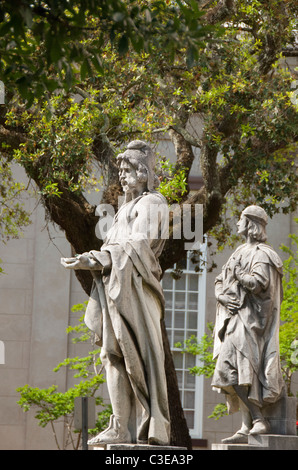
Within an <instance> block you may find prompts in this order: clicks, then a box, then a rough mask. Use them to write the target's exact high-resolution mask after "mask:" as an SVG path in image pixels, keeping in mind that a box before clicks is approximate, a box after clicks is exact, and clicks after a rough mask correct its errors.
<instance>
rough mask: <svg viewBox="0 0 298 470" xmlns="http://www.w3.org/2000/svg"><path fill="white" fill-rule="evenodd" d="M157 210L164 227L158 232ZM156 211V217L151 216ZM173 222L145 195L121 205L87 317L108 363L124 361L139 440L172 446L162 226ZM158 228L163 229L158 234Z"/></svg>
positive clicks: (158, 199)
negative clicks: (163, 326)
mask: <svg viewBox="0 0 298 470" xmlns="http://www.w3.org/2000/svg"><path fill="white" fill-rule="evenodd" d="M152 209H153V212H154V214H155V216H156V218H155V217H153V218H154V221H153V222H154V224H156V222H157V221H159V222H158V224H159V229H158V227H152V220H151V219H152ZM150 211H151V216H150ZM167 217H168V206H167V203H166V201H165V199H164V198H163V197H162V196H161V195H160V194H159V193H156V192H149V193H145V194H143V195H142V196H140V197H138V198H136V199H135V200H133V201H131V202H128V203H126V204H124V205H123V206H121V208H120V210H119V211H118V213H117V214H116V216H115V218H114V221H113V224H112V227H111V229H110V230H109V232H108V234H107V237H106V239H105V242H104V244H103V246H102V249H101V251H100V252H95V251H93V252H91V253H92V254H93V256H94V258H95V259H96V257H97V256H98V259H100V262H102V254H105V255H108V256H107V260H108V261H107V265H106V267H105V269H104V272H103V275H101V274H100V273H99V272H98V271H93V276H94V283H93V288H92V292H91V295H90V299H89V303H88V306H87V310H86V314H85V323H86V325H87V326H88V327H89V328H90V329H91V330H92V331H94V332H95V333H96V335H97V337H98V344H100V345H101V346H102V350H101V356H102V360H103V363H104V361H105V358H106V357H107V356H109V357H110V358H111V357H113V356H119V357H121V358H123V360H124V363H125V370H126V373H127V376H128V378H129V382H130V385H131V388H132V390H133V394H134V397H135V408H136V416H137V418H136V423H135V424H133V425H132V427H134V426H135V429H131V432H132V434H133V436H135V437H134V438H135V439H136V440H137V441H140V442H142V441H148V442H149V443H151V442H152V443H157V444H165V445H166V444H168V443H169V435H170V425H169V410H168V398H167V387H166V376H165V362H164V361H165V360H164V350H163V341H162V334H161V325H160V322H161V319H162V317H163V314H164V296H163V292H162V288H161V285H160V274H161V269H160V266H159V262H158V257H159V255H160V253H161V251H162V248H163V245H164V242H165V239H163V238H161V236H160V227H161V225H162V221H164V220H165V219H167ZM157 229H158V230H157Z"/></svg>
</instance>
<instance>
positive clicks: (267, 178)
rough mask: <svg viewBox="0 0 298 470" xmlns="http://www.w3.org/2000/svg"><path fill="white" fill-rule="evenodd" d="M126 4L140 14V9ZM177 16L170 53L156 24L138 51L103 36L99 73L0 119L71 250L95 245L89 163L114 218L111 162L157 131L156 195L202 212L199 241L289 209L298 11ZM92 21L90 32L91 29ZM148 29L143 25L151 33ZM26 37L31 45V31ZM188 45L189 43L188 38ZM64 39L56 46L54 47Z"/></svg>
mask: <svg viewBox="0 0 298 470" xmlns="http://www.w3.org/2000/svg"><path fill="white" fill-rule="evenodd" d="M136 3H137V4H138V5H139V7H140V8H143V6H144V5H149V3H146V2H141V1H139V2H136ZM163 3H164V2H163ZM173 3H175V2H171V1H169V2H168V4H169V5H172V4H173ZM166 4H167V2H166ZM111 5H114V3H113V2H112V3H111ZM150 5H151V6H152V7H153V6H154V5H155V4H154V2H151V3H150ZM176 5H178V8H179V15H178V20H177V21H176V22H175V21H174V18H173V16H170V19H171V21H173V22H174V26H175V28H176V32H175V34H176V35H175V34H173V36H172V42H171V44H172V46H173V45H175V46H177V44H179V47H177V48H176V50H175V49H174V48H173V47H169V48H168V47H166V46H167V44H165V42H167V41H168V37H169V36H167V35H164V34H163V33H164V30H161V29H158V28H157V27H156V28H154V40H152V41H151V39H150V37H149V38H148V44H150V49H146V47H143V46H144V44H145V42H143V43H142V44H139V45H136V44H137V43H136V42H135V46H136V47H135V49H132V48H128V52H126V51H127V48H126V47H124V48H123V49H122V48H121V47H120V52H121V53H120V54H119V47H118V49H117V48H115V47H114V44H115V43H114V42H113V43H112V44H111V41H110V40H109V39H108V38H107V37H105V38H104V40H103V43H102V44H101V47H100V53H101V60H102V63H101V66H102V70H99V68H97V67H95V65H94V64H93V63H92V61H91V62H90V61H89V62H88V66H87V62H86V63H85V65H83V64H82V62H80V64H81V65H80V67H79V69H78V71H77V72H76V73H74V75H73V77H74V79H75V84H73V82H69V85H68V88H67V90H66V91H64V92H62V91H61V93H59V94H58V93H57V92H56V93H49V90H48V89H47V90H48V93H47V94H46V95H41V91H39V92H38V93H37V94H36V96H37V97H38V100H37V101H36V102H32V103H31V106H30V107H29V108H28V106H27V107H26V106H25V105H23V104H22V102H21V101H20V99H19V97H17V95H15V96H14V97H11V99H10V101H9V104H8V105H7V106H5V107H2V108H1V116H0V124H1V127H0V142H1V143H4V146H3V144H2V154H3V158H4V157H5V158H6V159H7V161H8V162H9V161H11V160H12V159H14V161H17V162H18V163H19V164H21V165H22V166H23V168H25V170H26V173H27V175H28V177H29V178H30V179H31V180H32V181H34V182H35V184H36V187H37V188H38V191H39V194H40V197H41V200H42V203H43V204H44V206H45V208H46V211H47V214H48V217H49V219H50V220H51V221H53V222H54V223H56V224H57V225H58V226H59V227H60V228H61V229H62V230H63V231H64V232H65V235H66V238H67V239H68V241H69V242H70V244H71V246H72V248H73V251H74V252H77V253H81V252H84V251H89V250H90V249H99V248H100V246H101V241H100V240H98V238H97V237H96V236H95V226H96V224H97V222H98V216H97V214H96V212H95V210H96V208H95V206H93V205H91V204H90V203H89V202H88V199H87V197H86V193H85V192H84V191H85V189H86V185H88V184H90V183H91V182H92V178H91V177H90V175H91V170H92V165H93V164H94V163H95V164H97V165H100V168H101V171H102V175H103V182H104V192H103V197H102V200H101V202H102V203H109V204H112V205H113V206H114V207H116V206H117V201H118V195H119V194H120V186H119V182H118V178H117V167H116V164H115V156H116V154H117V152H118V151H119V150H120V149H121V148H123V146H124V145H125V144H126V143H127V142H128V141H129V140H132V139H134V138H136V137H142V138H143V139H146V140H148V141H150V142H152V143H156V142H158V140H160V138H161V137H162V136H163V134H164V133H167V135H168V136H169V137H170V139H171V141H172V143H173V148H174V152H173V153H175V155H176V161H175V164H174V171H173V175H172V180H171V177H169V175H168V176H167V175H164V171H163V163H162V158H161V164H160V167H161V168H160V178H161V180H162V182H163V181H164V180H165V179H166V182H167V184H166V185H162V188H165V187H166V191H167V195H168V197H169V192H168V190H169V187H170V185H171V182H172V181H173V182H174V186H175V195H174V196H175V199H174V200H175V201H177V181H178V182H179V181H180V182H181V180H182V182H183V185H184V186H183V191H181V192H180V194H178V196H179V203H180V204H183V203H188V204H191V205H194V204H197V203H200V204H202V205H203V206H204V233H210V234H211V235H213V236H214V237H215V238H216V239H217V241H218V245H219V246H223V245H224V244H226V243H227V242H229V241H232V240H233V236H232V232H231V229H230V225H229V220H228V218H227V215H226V214H227V211H226V209H227V208H229V209H231V210H230V212H229V213H231V212H232V215H233V214H236V215H237V213H239V212H240V211H241V209H242V208H243V206H244V205H247V204H250V203H252V202H256V203H258V204H261V205H263V207H264V208H265V209H266V210H267V212H268V213H269V214H270V215H273V214H274V213H276V212H277V211H279V210H280V208H281V207H282V210H283V211H284V212H287V211H292V210H294V209H295V207H296V206H297V197H298V194H297V172H296V166H295V165H296V163H295V156H296V153H295V152H296V145H297V132H296V129H297V116H298V115H297V105H296V104H295V100H294V99H293V96H292V95H291V84H292V82H293V76H292V75H291V73H290V71H288V70H286V68H285V67H284V65H283V62H282V59H283V58H284V57H285V55H286V53H285V52H284V51H285V50H286V49H285V48H286V46H287V45H288V44H290V43H291V42H293V38H292V36H293V29H294V20H295V18H296V15H297V5H296V2H294V1H291V0H290V1H289V2H287V4H286V5H285V3H284V2H282V1H277V0H276V1H274V2H272V1H262V2H260V1H257V0H254V1H253V2H247V1H245V0H241V1H240V0H234V1H233V0H219V1H215V2H212V3H211V2H204V1H195V0H193V1H189V2H177V4H176ZM197 7H199V8H201V9H202V10H203V11H204V13H205V14H204V16H201V14H200V13H199V9H198V8H197ZM192 10H193V11H194V16H193V20H194V21H192V17H191V11H192ZM142 11H143V13H144V12H145V10H144V9H143V10H142ZM150 11H151V10H150ZM159 12H160V16H159V19H160V24H164V25H166V32H169V30H168V23H167V19H166V16H165V15H166V13H167V12H166V11H165V10H162V9H161V10H159ZM163 15H164V16H163ZM91 17H92V15H91ZM186 17H187V18H188V20H189V23H188V25H189V26H188V27H186V26H185V22H184V20H185V18H186ZM96 18H98V16H97V17H96ZM96 18H95V20H93V19H92V18H89V20H88V21H90V22H91V24H92V27H93V28H97V29H99V31H101V29H100V28H101V25H100V24H99V22H98V20H97V19H96ZM114 19H115V18H114ZM199 19H200V21H199ZM37 20H38V21H40V19H38V17H37V19H36V21H37ZM38 21H37V22H38ZM171 21H170V24H171ZM120 23H121V22H120ZM89 24H90V23H88V25H89ZM103 24H104V23H103ZM150 24H151V23H150ZM214 25H217V26H218V25H221V32H222V36H220V37H216V38H215V37H214V35H213V34H211V31H213V30H214V29H212V28H214ZM11 27H12V26H11ZM150 27H151V26H150ZM150 27H149V25H148V24H147V28H148V32H149V33H150ZM180 27H181V29H180ZM202 27H206V28H207V31H209V36H208V35H207V39H208V41H207V40H206V41H205V42H204V43H203V44H201V47H200V48H199V43H198V40H199V41H201V39H202V38H201V37H200V36H199V38H198V35H197V30H198V29H199V30H200V29H201V28H202ZM208 28H210V29H209V30H208ZM97 29H96V30H94V29H93V30H92V31H89V33H88V34H86V35H85V37H84V38H81V39H82V42H81V45H82V48H83V50H84V51H85V50H89V48H91V49H90V50H92V48H94V47H97V46H96V45H97V44H98V43H97V40H98V34H97V33H96V31H97ZM108 31H109V30H108ZM7 34H8V33H7ZM27 34H29V37H31V36H30V34H31V35H32V34H33V33H31V32H30V31H29V32H28V33H27ZM192 34H193V35H194V36H196V35H197V36H196V38H195V37H193V38H192V40H191V41H190V39H189V38H190V36H191V35H192ZM204 34H205V36H206V30H204ZM205 36H204V37H205ZM120 39H121V31H118V30H117V34H116V35H115V41H116V43H117V41H118V40H119V42H118V43H117V44H121V43H120ZM195 39H196V40H195ZM63 40H64V39H63V37H61V41H62V42H61V44H62V45H63V47H64V42H63ZM28 41H29V40H28ZM73 41H74V39H73V38H71V37H70V38H69V42H67V45H68V46H69V47H71V45H72V44H73V43H74V42H73ZM129 41H130V40H129ZM129 41H128V42H127V41H126V45H127V44H128V46H129ZM185 41H186V42H185ZM131 42H132V41H131ZM159 43H160V44H161V46H162V48H161V47H160V45H159ZM28 44H30V43H29V42H28ZM41 47H42V48H43V47H44V43H42V44H41ZM65 47H66V46H65ZM50 49H51V48H50ZM173 49H174V52H173ZM47 50H48V48H47V44H45V51H47ZM45 51H44V49H42V51H41V52H39V50H37V51H34V53H33V51H31V52H30V53H29V55H28V57H29V58H30V60H31V59H32V60H33V61H38V60H39V58H40V56H39V55H38V54H39V53H43V54H44V53H45ZM148 51H149V52H148ZM20 57H21V55H20ZM20 60H21V59H20ZM53 62H55V61H54V60H53ZM58 62H59V61H58ZM83 63H84V62H83ZM43 71H44V69H43ZM89 71H92V75H91V74H90V75H89ZM7 73H9V71H8V72H7ZM63 74H64V72H63V73H61V76H60V75H59V72H58V74H57V70H56V69H55V67H54V68H53V69H51V68H50V70H49V71H48V72H47V73H46V78H47V79H48V80H54V81H55V80H58V79H59V77H60V78H61V77H62V78H63V77H64V78H66V75H63ZM41 76H42V75H41ZM12 77H13V75H12ZM57 77H58V78H57ZM55 86H56V85H55ZM55 86H54V87H55ZM54 87H53V88H54ZM292 91H293V90H292ZM74 95H76V96H81V97H82V100H81V101H80V103H75V102H74V101H73V99H72V97H73V96H74ZM27 104H28V103H27ZM195 149H199V150H200V156H199V160H200V168H201V173H202V180H203V184H202V187H201V188H200V189H199V190H197V191H195V192H190V191H189V186H188V183H187V182H188V176H189V172H190V169H191V167H192V165H193V162H194V160H195V157H194V150H195ZM166 176H167V177H166ZM165 177H166V178H165ZM178 193H179V191H178ZM170 202H171V199H170V197H169V203H170ZM281 202H282V203H283V204H282V205H281V204H280V203H281ZM171 229H172V227H171ZM184 242H185V240H184V239H183V238H182V239H181V240H173V239H170V240H169V242H168V243H167V244H166V246H165V249H164V251H163V253H162V256H161V265H162V269H163V270H165V269H168V268H170V267H172V266H173V265H174V263H176V262H177V261H178V260H179V259H181V258H182V257H184V256H185V247H184ZM77 276H78V278H79V280H80V282H81V284H82V286H83V288H84V289H85V291H86V292H87V293H88V292H90V287H91V281H92V278H91V276H90V275H89V274H88V273H87V272H82V271H78V272H77ZM163 330H164V342H165V350H166V354H167V360H168V361H169V364H170V366H169V367H168V370H167V374H168V377H167V379H168V388H169V394H171V399H170V403H171V406H172V416H173V436H172V439H173V442H175V443H179V444H182V445H183V443H184V442H185V440H184V439H185V438H184V435H186V434H187V432H186V431H185V423H184V422H183V418H182V417H181V420H179V419H178V418H177V416H178V415H179V416H181V414H182V413H181V406H180V408H179V394H178V393H177V390H178V387H177V381H176V379H175V373H174V366H173V363H172V361H171V354H170V350H169V345H168V342H167V337H166V332H165V326H164V324H163ZM173 394H174V395H173ZM177 403H178V405H177ZM177 410H180V413H178V412H177ZM187 442H188V444H187V445H189V440H187Z"/></svg>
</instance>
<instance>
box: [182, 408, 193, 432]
mask: <svg viewBox="0 0 298 470" xmlns="http://www.w3.org/2000/svg"><path fill="white" fill-rule="evenodd" d="M184 416H185V419H186V422H187V426H188V427H189V428H190V429H192V428H193V427H194V411H184Z"/></svg>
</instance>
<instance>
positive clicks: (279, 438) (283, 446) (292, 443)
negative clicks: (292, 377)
mask: <svg viewBox="0 0 298 470" xmlns="http://www.w3.org/2000/svg"><path fill="white" fill-rule="evenodd" d="M296 406H297V399H296V398H295V397H287V396H284V397H281V398H280V399H279V400H278V401H277V402H276V403H274V404H272V405H268V406H266V407H265V408H264V410H263V415H264V417H265V418H266V419H267V421H268V422H269V424H270V431H271V434H259V435H255V436H248V444H212V450H298V436H297V435H296Z"/></svg>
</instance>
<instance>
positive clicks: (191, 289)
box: [162, 245, 206, 438]
mask: <svg viewBox="0 0 298 470" xmlns="http://www.w3.org/2000/svg"><path fill="white" fill-rule="evenodd" d="M205 248H206V247H205V245H202V248H201V252H202V255H201V258H200V270H199V271H196V270H195V267H196V265H195V264H193V263H192V261H191V256H190V255H189V254H188V256H187V257H186V259H185V260H183V261H182V262H179V266H175V267H176V268H177V267H178V268H179V270H181V271H182V274H181V277H180V278H179V279H174V278H173V276H172V275H171V272H172V270H169V271H166V272H165V274H164V277H163V279H162V287H163V291H164V296H165V323H166V328H167V332H168V337H169V342H170V347H171V350H172V354H173V358H174V364H175V368H176V373H177V378H178V385H179V390H180V396H181V403H182V407H183V410H184V414H185V418H186V421H187V424H188V427H189V430H190V435H191V437H192V438H200V437H202V410H203V377H197V376H193V375H191V374H190V373H189V368H190V367H194V366H195V365H198V359H197V358H196V357H195V356H193V355H191V354H182V353H181V349H180V348H177V346H176V345H177V343H182V344H183V343H184V341H185V340H186V339H188V338H190V337H191V336H192V335H194V336H196V337H198V338H200V337H201V336H202V335H203V334H204V329H205V298H206V267H205V262H204V260H205V251H206V250H205Z"/></svg>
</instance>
